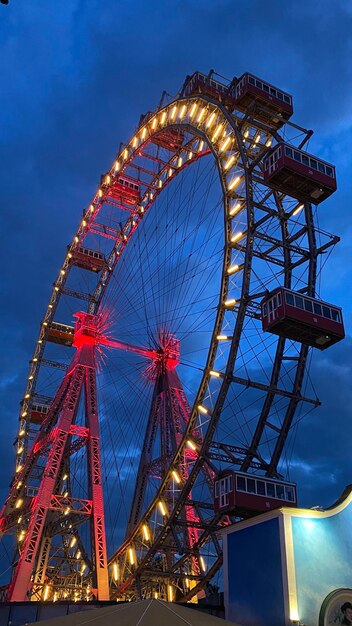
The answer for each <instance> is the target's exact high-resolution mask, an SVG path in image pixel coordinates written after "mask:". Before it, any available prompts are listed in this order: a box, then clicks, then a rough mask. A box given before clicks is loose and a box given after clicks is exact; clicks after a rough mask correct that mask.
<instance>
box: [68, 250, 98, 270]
mask: <svg viewBox="0 0 352 626" xmlns="http://www.w3.org/2000/svg"><path fill="white" fill-rule="evenodd" d="M72 263H73V265H76V267H80V268H81V269H84V270H90V271H91V272H100V271H101V270H102V269H104V267H105V266H106V260H105V257H104V255H103V253H102V252H98V251H97V250H91V249H90V248H83V247H81V246H80V247H78V248H76V249H75V250H74V252H73V256H72Z"/></svg>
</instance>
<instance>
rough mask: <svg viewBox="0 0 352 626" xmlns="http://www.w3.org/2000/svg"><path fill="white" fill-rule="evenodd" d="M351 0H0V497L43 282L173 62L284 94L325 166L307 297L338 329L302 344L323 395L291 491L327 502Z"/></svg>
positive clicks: (180, 76)
mask: <svg viewBox="0 0 352 626" xmlns="http://www.w3.org/2000/svg"><path fill="white" fill-rule="evenodd" d="M351 32H352V9H351V8H348V3H346V2H345V0H335V1H334V2H333V3H331V2H330V1H328V0H308V1H307V2H300V1H297V0H285V2H282V1H281V0H266V1H265V2H263V1H262V0H250V1H247V0H242V1H236V0H232V1H225V0H216V2H214V1H213V0H202V1H200V0H199V1H197V0H183V1H177V0H174V2H170V1H166V2H160V1H155V0H148V2H147V1H145V2H142V1H140V2H138V1H131V0H128V1H126V0H124V1H123V0H119V1H116V0H106V1H105V0H90V1H89V2H85V1H83V0H69V1H67V2H63V1H61V2H58V1H57V0H56V1H54V0H33V1H32V0H25V1H23V0H22V1H21V0H10V4H9V5H8V6H2V5H1V7H0V36H1V57H0V68H1V77H2V80H1V84H2V86H1V89H0V110H1V134H0V161H1V170H0V177H1V184H0V189H1V192H0V193H1V196H0V197H1V222H2V224H1V232H2V240H1V249H0V250H1V265H0V267H1V272H2V281H1V285H2V286H1V294H2V298H1V326H0V343H1V347H0V371H1V379H0V402H1V404H0V406H1V413H0V419H1V427H2V436H1V441H0V455H1V459H2V465H1V474H0V496H1V500H3V499H4V497H5V494H6V491H7V486H8V483H9V480H10V477H11V474H12V471H13V467H14V454H13V451H12V448H11V444H12V441H13V440H14V438H15V433H16V431H17V427H18V422H17V418H18V402H19V400H20V398H21V396H22V394H23V389H24V385H25V379H26V375H27V372H28V360H29V359H30V358H31V356H32V352H33V346H34V342H35V341H36V338H37V333H38V328H39V322H40V320H41V319H42V316H43V313H44V310H45V308H46V304H47V301H48V297H49V294H50V289H51V284H52V282H53V280H54V278H55V277H56V275H57V272H58V269H59V268H60V265H61V262H62V259H63V256H64V253H65V246H66V244H67V243H68V242H69V241H70V239H71V238H72V234H73V232H74V231H75V229H76V227H77V224H78V221H79V219H80V216H81V211H82V209H83V208H84V207H86V205H87V203H88V202H89V201H90V198H91V196H92V194H93V192H94V190H95V189H96V186H97V183H98V180H99V175H100V173H101V172H102V171H105V170H106V169H107V167H108V166H110V164H111V162H112V160H113V158H114V155H115V153H116V151H117V149H118V145H119V143H120V141H127V140H128V139H129V137H130V135H131V134H132V132H133V130H134V128H135V127H136V125H137V123H138V120H139V116H140V114H141V113H142V112H146V111H148V110H151V109H153V108H155V107H156V105H157V104H158V102H159V100H160V96H161V93H162V91H163V90H164V89H165V90H166V91H167V92H168V93H170V94H176V93H177V91H178V90H179V88H180V87H181V86H182V83H183V80H184V78H185V76H186V75H187V74H190V73H192V72H193V71H194V70H196V69H199V70H201V71H203V72H208V71H209V69H211V68H214V69H215V70H216V71H217V72H219V73H220V74H223V75H224V76H227V77H232V76H233V75H237V76H239V75H240V74H241V73H242V72H244V71H246V70H249V71H252V72H253V73H255V74H257V75H259V76H261V77H262V78H264V79H266V80H267V81H269V82H271V83H273V84H276V85H277V86H279V87H281V88H283V89H285V90H287V91H288V92H290V93H292V94H293V96H294V104H295V114H294V117H293V121H295V122H296V123H298V124H300V125H302V126H304V127H306V128H312V129H314V131H315V134H314V136H313V138H312V139H311V141H310V145H309V150H310V151H311V152H313V153H316V154H317V155H320V156H321V157H322V158H324V159H326V160H328V161H331V162H333V163H334V164H335V165H336V167H337V175H338V192H337V193H336V194H335V195H334V196H332V197H331V198H330V199H329V200H328V201H327V202H325V203H323V204H322V205H321V207H320V208H319V221H320V227H321V228H323V229H325V230H327V231H330V232H333V233H336V234H338V235H340V236H341V237H342V241H341V243H340V245H339V246H338V248H336V250H335V251H334V252H333V255H332V257H331V258H330V263H329V265H328V266H327V267H326V270H325V272H324V275H323V281H322V288H321V295H322V297H323V298H324V299H326V300H328V301H331V302H335V303H337V304H340V305H342V306H343V308H344V314H345V323H346V329H347V333H348V336H347V338H346V340H345V341H344V342H343V343H341V344H339V345H337V346H335V347H334V348H332V349H330V350H329V351H327V352H324V353H319V354H318V353H316V354H314V360H313V366H312V377H313V380H314V383H315V387H316V389H317V393H318V396H319V398H320V399H321V401H322V402H323V406H322V407H321V408H320V409H318V410H317V411H315V412H314V413H312V414H311V415H310V417H309V418H307V419H306V420H305V421H303V422H302V424H301V426H300V429H299V431H298V435H297V442H296V447H295V461H294V463H293V478H294V479H296V480H297V481H298V482H299V484H300V493H301V495H302V498H301V500H302V502H303V503H305V504H308V505H314V504H329V503H332V502H333V501H334V499H336V498H337V496H338V495H339V494H340V492H341V491H342V489H343V487H344V486H345V485H346V484H347V483H349V482H352V480H351V477H350V454H351V452H350V450H351V446H350V441H349V436H350V433H351V426H350V423H351V413H352V393H351V374H352V366H351V347H352V341H351V338H350V332H351V313H352V303H351V296H350V293H351V288H350V285H351V278H352V276H351V269H350V259H351V231H352V228H351V219H350V204H351V182H350V180H351V179H350V171H351V166H352V163H351V160H352V159H351V156H350V155H351V152H352V151H351V139H352V130H351V128H352V120H351V113H350V111H351V110H352V84H351V73H352V66H351V62H350V59H351V47H352V46H351Z"/></svg>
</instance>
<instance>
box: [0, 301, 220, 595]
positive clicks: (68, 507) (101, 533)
mask: <svg viewBox="0 0 352 626" xmlns="http://www.w3.org/2000/svg"><path fill="white" fill-rule="evenodd" d="M76 317H77V322H76V325H75V330H74V341H73V346H74V347H75V348H76V353H75V356H74V358H73V359H72V362H71V364H70V366H69V367H68V371H67V373H66V375H65V376H64V378H63V381H62V383H61V385H60V387H59V389H58V391H57V394H56V396H55V397H54V399H53V401H52V404H51V406H50V409H49V411H48V413H47V414H46V415H45V418H44V420H43V422H42V425H41V428H40V430H39V432H38V434H37V437H36V439H35V441H34V443H33V445H32V448H31V450H30V451H29V453H28V455H27V457H26V461H25V463H24V466H23V468H22V469H21V471H20V472H19V473H18V474H17V476H16V480H15V481H14V483H13V485H12V488H11V491H10V494H9V496H8V498H7V500H6V503H5V505H4V507H3V510H2V512H1V516H0V532H7V531H9V530H11V529H13V528H15V527H16V524H17V520H18V515H16V504H15V503H16V500H17V499H18V493H19V492H18V487H19V485H23V484H24V483H25V481H26V480H28V478H29V477H30V475H31V472H32V470H33V467H34V465H35V463H36V460H37V459H38V457H39V456H40V455H43V454H45V453H47V461H46V465H45V469H44V473H43V476H42V478H41V482H40V487H39V490H38V493H37V495H36V496H35V497H33V498H31V500H30V502H26V504H27V508H26V507H25V509H24V511H22V514H26V515H27V516H28V518H29V522H28V528H27V532H26V537H25V540H24V542H23V545H22V548H21V549H20V554H19V560H18V563H17V566H16V568H15V571H14V576H13V580H12V582H11V584H10V585H9V587H8V592H7V600H8V601H11V602H21V601H25V600H26V599H28V596H32V595H33V596H34V597H36V598H38V597H39V598H41V599H43V594H44V587H45V585H46V584H47V582H48V578H47V577H46V565H47V563H48V558H49V552H50V536H48V532H49V531H48V530H47V529H48V513H49V511H54V512H57V514H58V515H63V514H67V512H68V511H69V512H71V513H77V514H80V515H83V516H87V517H88V518H89V522H90V534H91V562H92V571H91V575H92V580H93V586H92V588H91V592H92V593H93V594H94V595H95V596H96V597H97V598H98V599H99V600H108V599H109V580H108V563H107V550H106V534H105V522H104V501H103V488H102V476H101V463H100V441H99V420H98V400H97V389H96V350H97V348H98V349H99V346H106V347H108V348H117V349H120V350H125V351H131V352H134V353H136V354H138V355H140V356H143V357H145V358H147V359H150V361H151V362H150V364H149V365H148V367H147V368H146V372H145V373H146V375H147V376H148V378H150V379H151V380H152V381H153V382H154V384H155V390H158V391H157V394H156V396H155V398H156V397H157V398H158V399H159V401H158V402H155V401H154V402H153V403H152V409H151V413H150V416H149V422H150V423H152V424H153V425H154V427H153V428H152V431H153V433H154V436H155V425H159V428H160V435H161V439H162V441H161V449H162V455H161V458H163V456H166V455H170V456H172V455H173V454H174V453H175V450H176V449H177V447H178V446H179V444H180V442H181V439H182V436H183V432H184V430H185V428H186V426H187V423H188V420H189V415H190V407H189V405H188V402H187V399H186V396H185V393H184V390H183V388H182V385H181V382H180V380H179V377H178V375H177V373H176V367H177V365H178V364H179V342H178V341H177V340H176V339H174V338H173V337H171V336H170V335H168V334H165V335H161V337H160V348H159V349H153V350H151V349H145V348H140V347H137V346H133V345H131V344H126V343H123V342H120V341H115V340H112V339H110V338H108V337H107V336H106V335H105V334H104V332H103V330H104V329H103V323H102V320H101V318H100V317H99V316H95V315H90V314H87V313H77V314H76ZM82 393H84V399H85V422H86V423H85V426H79V425H76V424H75V423H74V422H75V418H76V414H77V409H78V404H79V401H80V398H81V395H82ZM160 399H161V401H160ZM165 420H166V421H165ZM149 422H148V423H149ZM163 422H165V423H163ZM72 436H75V437H79V438H80V440H81V441H83V445H85V447H86V458H87V467H88V483H89V492H90V500H83V499H80V498H72V497H67V495H62V494H60V493H58V485H59V481H60V478H62V472H63V460H64V457H65V454H67V452H68V449H69V445H70V439H71V437H72ZM194 437H195V439H196V440H197V439H199V441H200V435H199V433H194ZM79 446H80V447H81V443H80V444H79ZM48 450H49V451H48ZM143 458H144V456H143V454H142V457H141V465H140V470H141V471H142V473H143V472H144V469H145V468H144V467H143V462H144V461H143ZM195 458H196V456H195V452H194V451H193V450H187V451H186V453H185V455H184V458H183V460H182V461H181V462H180V463H179V466H178V468H177V470H178V472H179V474H180V476H181V478H182V480H183V481H186V480H187V478H188V467H187V464H188V463H189V462H192V461H194V460H195ZM157 469H158V471H159V472H162V466H161V463H160V467H159V468H157ZM154 471H155V467H154ZM207 478H208V479H209V480H212V479H213V476H210V475H209V476H207ZM139 489H140V487H139ZM137 491H138V481H137V487H136V493H135V497H134V502H133V504H132V509H131V517H132V512H133V509H135V511H137V513H135V516H136V515H137V516H138V514H139V509H138V507H136V506H135V503H136V501H137V499H138V498H139V499H141V498H142V499H143V496H144V493H143V489H142V491H141V493H140V494H138V493H137ZM27 500H28V499H27ZM185 519H186V522H188V524H187V528H186V531H185V532H186V536H187V543H188V545H189V547H190V548H191V549H192V548H193V546H195V545H196V544H197V542H198V539H199V531H198V529H197V528H195V525H196V523H199V522H200V520H199V517H198V515H197V514H196V512H195V510H194V507H193V506H191V505H188V506H186V509H185ZM192 574H193V575H198V574H200V565H199V559H198V558H197V557H196V556H194V557H193V558H192ZM53 587H55V584H54V585H53Z"/></svg>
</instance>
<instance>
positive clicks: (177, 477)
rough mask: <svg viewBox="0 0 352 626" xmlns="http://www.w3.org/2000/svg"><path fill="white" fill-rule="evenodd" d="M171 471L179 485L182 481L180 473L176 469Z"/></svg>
mask: <svg viewBox="0 0 352 626" xmlns="http://www.w3.org/2000/svg"><path fill="white" fill-rule="evenodd" d="M171 473H172V477H173V479H174V481H175V483H177V484H178V485H179V484H180V482H181V478H180V477H179V475H178V473H177V472H176V470H172V472H171Z"/></svg>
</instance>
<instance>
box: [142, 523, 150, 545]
mask: <svg viewBox="0 0 352 626" xmlns="http://www.w3.org/2000/svg"><path fill="white" fill-rule="evenodd" d="M142 532H143V537H144V541H150V530H149V527H148V524H143V526H142Z"/></svg>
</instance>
